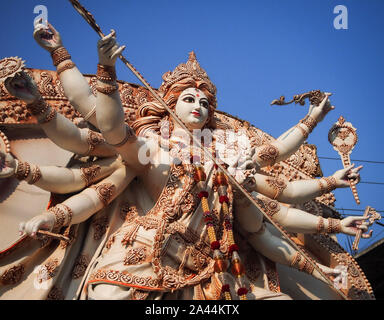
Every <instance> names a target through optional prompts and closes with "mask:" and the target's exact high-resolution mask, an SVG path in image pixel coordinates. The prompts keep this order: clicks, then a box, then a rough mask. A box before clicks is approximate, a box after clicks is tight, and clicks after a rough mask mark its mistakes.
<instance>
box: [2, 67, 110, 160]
mask: <svg viewBox="0 0 384 320" xmlns="http://www.w3.org/2000/svg"><path fill="white" fill-rule="evenodd" d="M5 87H6V88H7V90H8V91H9V93H10V94H11V95H13V96H15V97H17V98H19V99H21V100H23V101H24V102H25V103H26V104H27V106H26V107H27V109H28V110H29V111H30V112H31V114H32V115H34V116H35V117H36V119H37V121H38V123H39V124H40V126H41V128H42V129H43V130H44V132H45V134H46V135H47V136H48V138H49V139H51V140H52V141H53V142H54V143H55V144H56V145H58V146H59V147H61V148H63V149H65V150H68V151H71V152H74V153H76V154H80V155H95V156H100V157H110V156H114V155H115V154H116V151H115V149H114V148H113V147H111V146H110V145H108V144H107V143H106V142H105V140H104V139H103V138H102V136H101V134H100V133H97V132H94V131H92V130H90V129H80V128H78V127H77V126H76V125H75V124H74V123H73V122H71V121H70V120H69V119H67V118H66V117H64V116H63V115H61V114H59V113H57V112H56V110H55V109H54V108H52V107H51V106H50V105H49V104H48V103H47V102H46V101H45V100H43V98H42V96H41V94H40V92H39V90H38V89H37V86H36V83H35V82H34V81H33V79H31V78H30V76H29V75H27V74H26V73H24V72H21V73H18V74H17V75H16V76H15V77H13V78H12V79H7V81H6V82H5Z"/></svg>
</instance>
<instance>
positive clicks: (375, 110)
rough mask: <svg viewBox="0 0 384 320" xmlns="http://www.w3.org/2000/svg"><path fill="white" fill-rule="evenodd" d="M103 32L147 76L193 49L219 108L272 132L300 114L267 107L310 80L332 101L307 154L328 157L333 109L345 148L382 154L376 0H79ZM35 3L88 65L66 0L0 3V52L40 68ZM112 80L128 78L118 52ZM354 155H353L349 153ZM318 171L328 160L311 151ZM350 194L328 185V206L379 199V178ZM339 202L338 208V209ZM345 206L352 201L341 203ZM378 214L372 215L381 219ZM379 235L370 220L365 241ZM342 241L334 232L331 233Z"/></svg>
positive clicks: (92, 42)
mask: <svg viewBox="0 0 384 320" xmlns="http://www.w3.org/2000/svg"><path fill="white" fill-rule="evenodd" d="M81 2H82V4H83V5H84V6H85V7H86V8H88V9H89V10H90V11H91V12H92V13H93V15H94V16H95V18H96V20H97V22H98V23H99V25H100V26H101V28H102V29H103V30H104V33H108V32H109V30H110V29H111V28H114V29H115V30H116V31H117V36H118V41H119V42H120V43H121V44H125V45H127V49H126V50H125V53H124V54H125V56H126V57H127V58H128V60H130V61H131V62H132V63H133V64H134V66H135V67H136V68H137V69H139V70H140V72H141V73H142V74H143V75H144V77H145V78H146V79H147V80H148V81H149V82H150V83H151V85H152V86H153V87H158V86H159V85H160V84H161V75H162V74H163V73H164V72H165V71H168V70H173V68H174V67H175V66H176V65H178V64H179V63H180V62H185V61H186V59H187V57H188V52H190V51H191V50H194V51H195V52H196V55H197V58H198V60H199V61H200V63H201V65H202V66H203V67H204V68H205V69H206V71H207V72H208V74H209V76H210V78H211V80H212V81H213V82H214V83H215V84H216V86H217V88H218V102H219V109H221V110H223V111H225V112H228V113H231V114H234V115H236V116H238V117H240V118H243V119H246V120H248V121H250V122H251V123H252V124H253V125H255V126H256V127H259V128H261V129H262V130H264V131H266V132H268V133H270V134H271V135H273V136H275V137H277V136H279V135H280V134H281V133H282V132H283V131H285V130H286V129H288V128H289V127H291V126H292V125H294V124H296V123H297V122H298V120H299V119H301V118H303V116H304V115H305V113H306V111H307V106H306V107H301V106H295V105H291V106H288V107H271V106H269V103H270V102H271V101H272V100H273V99H276V98H278V97H280V95H285V96H286V97H287V99H288V98H291V97H292V96H293V95H294V94H298V93H303V92H306V91H309V90H312V89H321V90H323V91H328V92H332V93H333V96H332V99H331V101H332V103H333V104H334V105H335V106H336V110H334V111H333V112H332V113H331V114H329V115H328V116H327V118H326V119H325V120H324V121H323V122H322V123H320V124H319V126H318V127H317V128H316V129H315V131H314V132H313V133H312V135H311V136H310V138H309V139H308V142H309V143H313V144H316V145H317V147H318V154H319V156H323V157H338V154H337V153H336V152H335V151H334V150H333V149H332V147H331V145H330V144H329V143H328V140H327V134H328V130H329V129H330V127H331V126H332V124H333V123H334V122H336V121H337V119H338V117H339V116H340V115H343V116H344V117H345V118H346V119H347V120H348V121H351V122H352V123H353V125H354V126H355V128H357V131H358V135H359V142H358V144H357V146H356V147H355V149H354V151H353V153H352V159H359V160H360V159H362V160H373V161H384V155H383V150H382V144H383V139H384V133H383V130H382V128H383V126H382V123H383V115H384V111H383V107H382V105H381V104H382V102H383V101H382V100H383V99H382V96H381V94H382V92H384V83H383V74H384V63H383V57H382V56H383V53H382V52H383V48H384V46H383V38H382V34H383V31H384V1H382V0H367V1H365V0H338V1H331V0H311V1H305V0H301V1H299V0H290V1H286V0H254V1H251V0H247V1H245V0H238V1H226V0H221V1H219V0H210V1H206V0H205V1H201V0H195V1H185V0H178V1H176V0H164V1H157V0H147V1H127V0H111V1H99V0H93V1H90V0H82V1H81ZM339 4H342V5H345V6H346V7H347V9H348V30H336V29H335V28H334V26H333V20H334V18H335V17H336V14H334V13H333V9H334V7H335V6H336V5H339ZM36 5H46V6H47V8H48V19H49V21H50V22H51V23H52V24H53V25H54V26H55V27H56V29H58V30H59V32H60V33H61V35H62V38H63V41H64V44H65V46H66V47H67V49H68V50H69V52H70V53H71V54H72V57H73V60H74V61H75V62H76V64H77V65H78V67H79V68H80V70H81V71H82V72H83V73H95V72H96V64H97V51H96V42H97V40H98V36H97V35H96V33H94V31H93V30H92V29H91V28H90V27H89V26H88V25H87V24H86V23H85V22H84V21H83V19H82V18H81V17H80V16H79V14H78V13H77V12H75V11H74V9H73V8H72V6H71V5H70V4H69V1H66V0H55V1H52V0H51V1H43V0H36V1H35V0H18V1H6V2H4V3H2V19H1V20H0V27H1V28H0V41H1V49H0V57H1V58H2V57H6V56H20V57H22V58H23V59H25V60H26V61H27V65H28V66H29V67H33V68H40V69H51V70H53V66H52V63H51V59H50V57H49V55H48V53H46V52H45V51H43V50H42V49H41V48H40V47H39V46H38V45H37V44H36V43H35V42H34V40H33V37H32V31H33V20H34V18H35V16H36V15H35V14H34V13H33V10H34V7H35V6H36ZM117 71H118V76H119V78H120V79H122V80H126V81H130V82H135V83H137V82H138V81H137V80H136V79H135V78H134V77H133V76H132V75H131V74H130V72H129V71H128V70H127V69H126V68H125V67H124V66H123V64H122V63H121V62H118V66H117ZM356 164H360V163H358V162H356ZM363 165H364V169H363V171H362V180H363V181H368V182H384V173H383V170H384V164H369V163H363ZM321 166H322V169H323V172H324V174H325V175H330V174H332V173H333V172H334V171H335V170H337V169H340V168H341V162H340V161H334V160H325V159H321ZM358 190H359V195H360V199H361V202H362V203H361V205H360V206H358V205H356V204H355V202H354V200H353V197H352V193H351V192H350V190H349V189H343V190H336V191H335V195H336V198H337V201H336V207H337V208H352V209H362V210H363V209H364V208H365V206H366V205H370V206H373V207H374V208H376V209H377V210H384V203H383V200H382V195H383V191H384V185H372V184H360V185H358ZM344 213H348V212H347V211H345V212H344ZM350 213H352V214H356V212H350ZM382 222H383V221H382ZM383 236H384V228H383V227H381V226H378V225H376V226H375V227H374V237H373V238H372V239H371V240H369V241H368V240H362V241H361V248H365V247H367V246H368V245H369V244H372V243H373V242H374V241H377V240H378V239H380V238H382V237H383ZM340 241H341V243H342V244H345V241H346V240H345V238H344V237H340Z"/></svg>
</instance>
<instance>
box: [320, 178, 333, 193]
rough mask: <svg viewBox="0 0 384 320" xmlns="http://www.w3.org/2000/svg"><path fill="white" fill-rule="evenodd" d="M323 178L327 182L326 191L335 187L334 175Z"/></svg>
mask: <svg viewBox="0 0 384 320" xmlns="http://www.w3.org/2000/svg"><path fill="white" fill-rule="evenodd" d="M323 179H324V180H325V182H326V183H327V190H326V192H327V193H329V192H331V191H332V190H335V189H336V179H335V178H334V177H332V176H330V177H327V178H323Z"/></svg>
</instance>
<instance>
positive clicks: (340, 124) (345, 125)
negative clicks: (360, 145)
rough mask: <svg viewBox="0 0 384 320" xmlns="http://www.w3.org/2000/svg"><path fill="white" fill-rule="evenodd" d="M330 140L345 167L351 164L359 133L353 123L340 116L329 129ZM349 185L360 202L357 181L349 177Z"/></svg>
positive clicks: (357, 201) (358, 202)
mask: <svg viewBox="0 0 384 320" xmlns="http://www.w3.org/2000/svg"><path fill="white" fill-rule="evenodd" d="M328 140H329V142H330V143H331V144H332V146H333V149H335V150H336V151H337V152H338V153H339V155H340V157H341V161H342V162H343V166H344V168H346V167H347V166H349V165H350V164H351V159H350V155H351V152H352V149H353V148H354V147H355V145H356V143H357V133H356V129H355V128H354V127H353V126H352V123H350V122H346V121H345V119H344V117H343V116H340V118H339V120H338V121H337V122H336V123H335V124H334V125H333V126H332V128H331V129H330V130H329V133H328ZM349 185H350V188H351V190H352V194H353V197H354V198H355V201H356V203H357V204H360V199H359V195H358V193H357V189H356V181H354V180H353V179H349Z"/></svg>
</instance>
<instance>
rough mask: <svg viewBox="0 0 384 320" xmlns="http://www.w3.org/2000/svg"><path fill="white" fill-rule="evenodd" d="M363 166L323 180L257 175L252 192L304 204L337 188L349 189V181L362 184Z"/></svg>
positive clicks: (350, 167) (341, 171)
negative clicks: (290, 179) (361, 170)
mask: <svg viewBox="0 0 384 320" xmlns="http://www.w3.org/2000/svg"><path fill="white" fill-rule="evenodd" d="M361 168H362V166H359V167H357V168H354V164H353V165H351V166H348V167H347V168H345V169H341V170H338V171H336V172H335V173H334V174H333V175H332V176H330V177H325V178H321V179H310V180H297V181H291V182H288V181H285V180H284V178H280V177H278V178H276V177H270V176H266V175H262V174H258V173H257V174H255V175H254V176H253V177H254V183H253V184H252V191H256V192H258V193H261V194H263V195H265V196H267V197H269V198H272V199H276V200H278V201H280V202H284V203H295V204H296V203H304V202H307V201H309V200H312V199H314V198H316V197H319V196H321V195H323V194H325V193H329V192H331V191H332V190H334V189H336V188H347V187H349V181H348V179H353V180H354V181H355V183H359V182H360V174H359V171H360V169H361Z"/></svg>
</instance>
